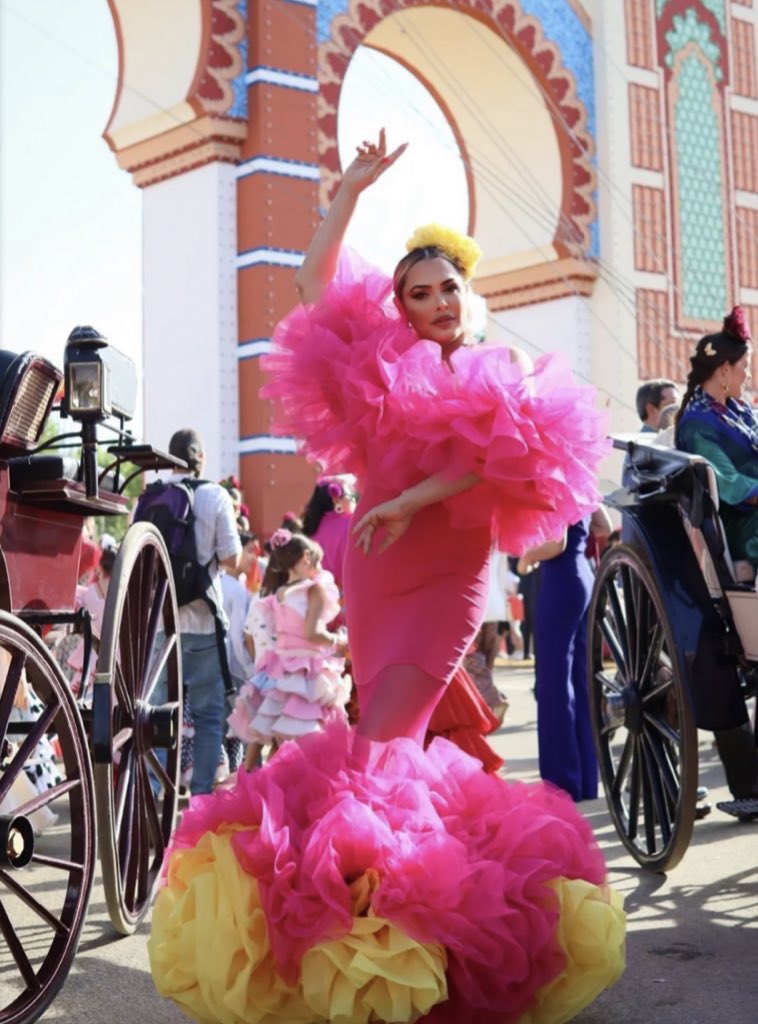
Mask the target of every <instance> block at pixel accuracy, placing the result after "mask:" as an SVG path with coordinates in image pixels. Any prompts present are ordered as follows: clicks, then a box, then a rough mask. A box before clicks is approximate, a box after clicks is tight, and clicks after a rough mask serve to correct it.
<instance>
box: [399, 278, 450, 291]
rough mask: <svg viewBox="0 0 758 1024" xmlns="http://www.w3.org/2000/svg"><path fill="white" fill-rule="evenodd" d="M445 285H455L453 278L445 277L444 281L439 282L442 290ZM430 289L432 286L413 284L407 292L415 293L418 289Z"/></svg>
mask: <svg viewBox="0 0 758 1024" xmlns="http://www.w3.org/2000/svg"><path fill="white" fill-rule="evenodd" d="M446 284H455V278H454V277H446V278H445V280H444V281H440V285H441V286H442V287H443V288H444V286H445V285H446ZM431 287H432V286H431V285H430V284H414V285H412V286H411V288H410V289H409V290H410V291H412V292H415V291H416V290H417V289H420V288H431Z"/></svg>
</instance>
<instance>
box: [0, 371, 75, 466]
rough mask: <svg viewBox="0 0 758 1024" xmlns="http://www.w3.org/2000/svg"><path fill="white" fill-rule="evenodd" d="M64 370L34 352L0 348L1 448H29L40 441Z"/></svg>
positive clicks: (15, 449) (10, 450)
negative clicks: (61, 371) (61, 372)
mask: <svg viewBox="0 0 758 1024" xmlns="http://www.w3.org/2000/svg"><path fill="white" fill-rule="evenodd" d="M60 379H61V374H60V371H59V370H58V369H56V367H54V366H53V365H52V363H49V362H48V361H47V360H46V359H43V358H42V357H41V356H38V355H35V354H34V353H33V352H22V353H21V354H16V353H14V352H5V351H3V352H0V451H1V452H2V453H3V454H10V453H12V452H14V451H17V450H19V449H20V450H22V451H28V450H29V449H31V448H34V446H35V445H36V444H37V443H38V441H39V439H40V436H41V434H42V431H43V429H44V426H45V423H46V422H47V417H48V415H49V413H50V409H51V406H52V404H53V400H54V398H55V393H56V391H57V389H58V384H59V382H60Z"/></svg>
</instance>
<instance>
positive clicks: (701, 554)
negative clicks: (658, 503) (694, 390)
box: [614, 435, 755, 592]
mask: <svg viewBox="0 0 758 1024" xmlns="http://www.w3.org/2000/svg"><path fill="white" fill-rule="evenodd" d="M615 440H616V439H614V441H615ZM618 441H619V444H618V447H625V445H626V443H627V441H628V439H624V438H622V437H619V438H618ZM630 458H631V464H633V467H634V470H635V474H634V475H635V477H636V479H635V480H634V482H632V483H631V487H632V489H633V490H634V491H636V492H637V493H638V494H639V495H640V496H643V497H644V496H645V495H651V496H655V495H658V494H661V492H662V490H663V491H666V492H669V493H671V492H670V491H669V484H668V482H667V481H670V480H673V479H674V478H676V477H677V476H680V474H681V472H682V470H684V469H686V467H687V466H690V467H692V468H693V469H694V468H695V467H697V469H698V470H700V473H699V474H698V476H699V477H700V481H701V486H707V489H708V495H709V497H710V499H711V505H712V508H713V510H714V515H713V517H712V523H713V527H714V528H715V531H716V533H717V535H718V540H719V543H720V545H721V547H722V549H723V562H724V565H725V567H726V569H727V571H728V573H729V575H730V577H731V579H732V580H733V581H734V583H736V584H745V583H748V584H749V583H752V581H753V579H754V578H755V568H754V566H753V565H752V563H751V562H748V561H744V560H737V561H734V560H733V559H732V556H731V554H730V552H729V544H728V541H727V538H726V531H725V530H724V524H723V521H722V519H721V516H720V515H719V513H718V509H719V506H720V499H719V492H718V484H717V481H716V473H715V472H714V469H713V466H712V465H711V464H710V462H708V460H707V459H705V458H703V457H702V456H701V455H690V454H689V453H687V452H682V451H679V450H678V449H677V448H674V447H672V446H670V445H669V444H666V443H663V444H662V443H661V440H660V436H657V437H655V439H654V440H648V438H647V437H646V436H645V435H641V436H639V437H637V438H635V439H634V440H633V445H632V450H631V452H630ZM703 471H704V472H703ZM680 479H682V480H683V481H688V480H692V477H691V476H690V475H689V474H686V475H685V476H684V477H681V476H680ZM685 493H686V492H685ZM693 493H694V492H693ZM686 526H687V532H688V533H689V535H690V539H691V541H692V543H693V546H694V547H695V549H696V554H697V556H698V561H699V562H700V564H701V566H702V569H703V573H704V575H705V578H706V581H707V583H708V586H709V588H710V589H711V590H712V591H714V592H715V591H718V590H719V584H718V574H717V572H716V569H715V566H714V565H713V562H712V559H711V558H710V557H709V556H708V555H707V552H706V545H705V540H704V538H703V536H702V534H701V533H700V531H699V530H696V529H695V530H693V524H691V523H689V522H687V523H686Z"/></svg>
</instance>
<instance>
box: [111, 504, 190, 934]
mask: <svg viewBox="0 0 758 1024" xmlns="http://www.w3.org/2000/svg"><path fill="white" fill-rule="evenodd" d="M177 620H178V615H177V607H176V596H175V593H174V584H173V577H172V575H171V566H170V563H169V558H168V554H167V552H166V548H165V546H164V544H163V541H162V539H161V537H160V535H159V534H158V533H157V531H156V530H155V529H154V528H153V527H152V526H150V525H149V524H147V523H137V524H135V525H134V526H132V527H130V529H129V530H128V532H127V534H126V537H125V538H124V541H123V543H122V545H121V549H120V551H119V554H118V558H117V559H116V564H115V566H114V569H113V574H112V576H111V581H110V584H109V586H108V597H107V599H106V603H105V611H104V614H103V630H102V636H101V638H100V653H99V656H98V662H97V674H96V676H95V685H94V687H93V699H92V745H93V757H94V769H95V794H96V803H97V830H98V840H99V847H100V862H101V865H102V871H103V884H104V886H105V897H106V902H107V905H108V913H109V914H110V918H111V922H112V924H113V927H114V928H115V929H116V931H118V932H120V933H121V934H122V935H129V934H130V933H131V932H133V931H134V929H135V928H136V927H137V926H138V925H139V923H140V921H141V920H142V918H143V917H144V916H145V914H146V913H147V912H148V910H149V909H150V904H151V902H152V899H153V895H154V893H155V889H156V886H157V884H158V881H159V878H160V873H161V868H162V866H163V860H164V857H165V855H166V847H167V845H168V841H169V839H170V837H171V833H172V831H173V828H174V823H175V820H176V808H177V799H178V792H179V753H180V751H179V747H180V727H181V720H182V714H181V654H180V648H179V636H178V633H177Z"/></svg>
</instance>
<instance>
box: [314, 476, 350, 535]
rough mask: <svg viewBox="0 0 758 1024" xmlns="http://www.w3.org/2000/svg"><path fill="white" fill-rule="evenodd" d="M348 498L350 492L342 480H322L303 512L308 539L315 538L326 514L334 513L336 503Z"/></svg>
mask: <svg viewBox="0 0 758 1024" xmlns="http://www.w3.org/2000/svg"><path fill="white" fill-rule="evenodd" d="M347 497H348V492H347V490H346V489H345V485H344V484H343V483H342V482H341V481H340V480H320V481H319V482H318V483H317V484H316V486H315V487H314V488H313V494H311V496H310V498H309V499H308V504H307V505H306V506H305V511H304V512H303V533H304V534H305V535H306V537H313V536H314V535H315V533H316V530H318V528H319V525H320V523H321V520H322V519H323V518H324V516H325V515H326V513H327V512H333V511H334V509H335V504H334V503H335V502H336V501H340V500H342V499H344V498H347Z"/></svg>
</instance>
